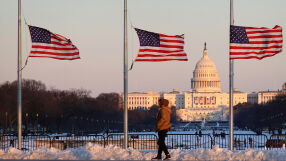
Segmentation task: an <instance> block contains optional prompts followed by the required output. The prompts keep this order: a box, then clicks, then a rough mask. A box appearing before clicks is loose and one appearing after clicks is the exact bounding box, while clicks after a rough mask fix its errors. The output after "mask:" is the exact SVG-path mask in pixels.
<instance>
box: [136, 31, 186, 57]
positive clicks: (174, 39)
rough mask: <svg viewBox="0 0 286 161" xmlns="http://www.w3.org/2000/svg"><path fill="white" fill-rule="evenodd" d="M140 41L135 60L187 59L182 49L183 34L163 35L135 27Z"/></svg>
mask: <svg viewBox="0 0 286 161" xmlns="http://www.w3.org/2000/svg"><path fill="white" fill-rule="evenodd" d="M135 30H136V32H137V35H138V37H139V41H140V48H139V53H138V56H137V58H136V59H135V61H149V62H158V61H171V60H177V61H188V58H187V54H186V53H185V51H184V35H175V36H170V35H164V34H159V33H154V32H149V31H145V30H141V29H138V28H135Z"/></svg>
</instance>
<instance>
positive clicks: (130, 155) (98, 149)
mask: <svg viewBox="0 0 286 161" xmlns="http://www.w3.org/2000/svg"><path fill="white" fill-rule="evenodd" d="M169 151H170V154H171V156H172V160H225V161H226V160H238V161H240V160H254V161H260V160H278V161H280V160H281V161H282V160H285V158H286V150H285V149H277V150H254V149H248V150H240V151H230V150H228V149H223V148H219V147H218V146H215V147H214V148H213V149H196V150H180V149H175V150H169ZM154 156H156V150H147V151H146V150H145V151H139V150H135V149H132V148H129V149H122V148H119V147H117V146H112V145H109V146H107V147H105V148H104V147H102V146H100V145H96V144H91V143H89V144H87V145H86V146H84V147H79V148H75V149H67V150H58V149H54V148H44V147H41V148H39V149H37V150H34V151H30V152H24V151H20V150H17V149H15V148H10V149H9V150H7V151H2V150H0V158H1V159H38V160H150V159H151V158H152V157H154Z"/></svg>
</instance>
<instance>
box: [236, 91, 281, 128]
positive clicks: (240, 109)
mask: <svg viewBox="0 0 286 161" xmlns="http://www.w3.org/2000/svg"><path fill="white" fill-rule="evenodd" d="M234 123H235V125H236V126H237V127H239V128H242V129H244V128H247V129H251V130H254V131H257V132H259V133H260V132H261V130H262V129H268V130H269V131H272V130H278V131H281V129H282V128H285V127H286V93H284V94H283V93H281V94H279V95H278V96H276V98H275V99H274V100H273V101H270V102H268V103H266V104H250V103H244V104H239V105H237V106H235V107H234Z"/></svg>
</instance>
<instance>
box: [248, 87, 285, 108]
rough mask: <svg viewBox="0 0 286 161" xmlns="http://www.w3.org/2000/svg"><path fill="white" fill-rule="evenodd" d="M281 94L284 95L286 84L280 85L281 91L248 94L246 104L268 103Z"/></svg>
mask: <svg viewBox="0 0 286 161" xmlns="http://www.w3.org/2000/svg"><path fill="white" fill-rule="evenodd" d="M282 93H286V83H284V84H283V85H282V90H278V91H261V92H252V93H249V94H248V95H247V102H249V103H257V104H265V103H268V102H269V101H273V100H275V98H276V96H277V95H279V94H282Z"/></svg>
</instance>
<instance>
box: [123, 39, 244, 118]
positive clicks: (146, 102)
mask: <svg viewBox="0 0 286 161" xmlns="http://www.w3.org/2000/svg"><path fill="white" fill-rule="evenodd" d="M160 97H161V98H165V99H167V100H169V103H170V106H175V107H176V108H177V109H179V110H178V111H179V113H180V112H181V113H184V112H185V113H186V112H187V113H188V115H191V116H195V115H196V116H195V117H196V118H198V117H200V118H204V117H206V115H208V114H209V113H212V112H216V111H218V110H220V109H221V108H220V107H222V106H225V107H228V105H229V94H228V93H223V92H221V87H220V78H219V75H218V71H217V69H216V65H215V63H214V62H213V61H212V60H211V59H210V58H209V56H208V50H207V49H206V44H205V48H204V51H203V57H202V58H201V59H200V61H199V62H198V63H197V64H196V67H195V69H194V71H193V78H192V79H191V89H190V90H188V91H186V92H179V91H178V90H177V89H174V90H173V91H172V92H170V93H156V92H148V93H129V94H128V108H129V109H149V108H150V107H151V106H152V105H154V104H155V105H158V99H159V98H160ZM244 102H247V93H243V92H240V91H238V89H235V90H234V105H236V104H238V103H244Z"/></svg>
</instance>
